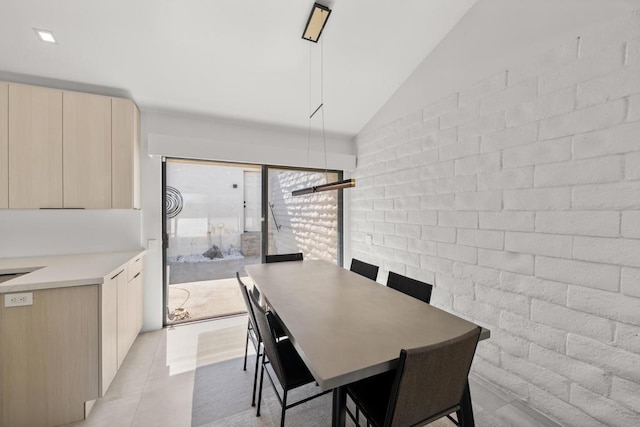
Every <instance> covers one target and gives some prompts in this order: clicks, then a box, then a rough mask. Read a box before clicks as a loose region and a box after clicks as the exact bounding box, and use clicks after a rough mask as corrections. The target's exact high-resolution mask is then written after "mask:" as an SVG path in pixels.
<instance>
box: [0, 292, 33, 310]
mask: <svg viewBox="0 0 640 427" xmlns="http://www.w3.org/2000/svg"><path fill="white" fill-rule="evenodd" d="M24 305H33V292H24V293H21V294H5V295H4V306H5V307H21V306H24Z"/></svg>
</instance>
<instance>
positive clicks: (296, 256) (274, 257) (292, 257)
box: [265, 252, 304, 264]
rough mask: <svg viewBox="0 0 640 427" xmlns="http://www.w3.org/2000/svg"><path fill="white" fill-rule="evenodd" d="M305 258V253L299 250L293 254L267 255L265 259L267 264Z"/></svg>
mask: <svg viewBox="0 0 640 427" xmlns="http://www.w3.org/2000/svg"><path fill="white" fill-rule="evenodd" d="M303 259H304V255H303V254H302V252H297V253H293V254H276V255H267V256H266V257H265V261H266V262H267V264H269V263H272V262H285V261H302V260H303Z"/></svg>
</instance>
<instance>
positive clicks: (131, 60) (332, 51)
mask: <svg viewBox="0 0 640 427" xmlns="http://www.w3.org/2000/svg"><path fill="white" fill-rule="evenodd" d="M317 1H318V2H320V3H323V4H325V5H327V6H330V7H331V8H332V10H333V12H332V14H331V16H330V18H329V21H328V23H327V26H326V27H325V30H324V32H323V35H322V37H321V43H319V44H317V45H316V44H313V43H310V42H308V41H305V40H303V39H302V38H301V36H302V31H303V28H304V26H305V24H306V21H307V18H308V15H309V12H310V10H311V7H312V5H313V2H314V0H273V1H264V0H262V1H258V0H108V1H97V0H0V77H2V75H3V73H4V74H5V75H6V74H10V75H17V76H30V77H31V76H35V77H31V81H29V82H32V81H36V82H37V81H38V78H46V79H54V80H58V81H61V82H63V83H64V82H73V83H75V84H80V85H87V87H99V88H101V89H103V90H102V92H106V93H111V94H115V95H117V94H124V95H125V96H129V97H131V98H133V99H134V100H135V101H136V102H137V103H138V105H139V106H140V107H141V109H142V110H143V111H170V112H171V111H173V112H179V113H183V114H190V113H192V114H197V115H204V116H211V117H215V118H219V119H223V120H224V119H230V120H234V121H236V120H239V121H241V122H245V121H249V122H258V123H265V124H270V125H277V126H284V127H293V128H299V129H306V128H307V127H309V126H310V125H312V126H313V127H315V128H317V127H318V126H319V125H321V121H319V120H321V117H320V115H317V116H316V117H314V119H313V121H314V122H313V123H310V120H309V114H310V112H311V111H313V110H315V108H316V107H317V106H318V105H319V103H320V102H321V101H322V100H323V101H324V104H325V108H324V114H325V115H324V123H325V126H326V129H327V131H328V132H332V133H336V134H342V135H345V136H353V135H355V134H356V133H358V132H359V131H360V130H361V129H362V128H363V127H365V125H366V124H367V123H368V122H369V121H370V120H372V118H375V117H376V114H378V117H380V114H382V117H386V116H387V115H389V113H388V112H389V111H391V116H393V114H394V112H397V111H398V109H402V108H404V107H403V105H404V104H406V105H407V106H410V107H411V108H415V107H419V105H413V103H419V102H420V99H421V97H423V96H422V95H421V94H422V93H423V92H424V93H426V92H429V91H430V89H429V87H426V86H428V85H432V86H438V85H442V83H443V82H444V80H446V79H444V78H443V77H442V76H440V78H436V79H433V80H434V81H428V82H426V84H425V85H421V87H420V90H419V91H417V92H416V94H414V95H412V94H407V93H404V92H406V90H405V91H404V92H402V90H401V91H400V92H399V93H396V91H397V90H398V88H400V87H401V85H402V83H403V82H405V80H407V78H409V77H410V76H411V75H412V73H414V71H417V73H418V74H420V78H421V79H422V78H423V77H422V76H423V75H424V74H425V73H426V74H428V75H434V76H436V77H437V74H438V73H435V72H434V73H432V72H428V70H429V68H428V67H431V69H437V70H440V72H441V73H445V74H446V73H448V71H447V68H446V67H442V66H440V64H439V63H438V60H435V62H434V61H431V63H429V62H428V61H424V60H425V58H427V59H428V58H429V54H430V53H431V52H434V49H435V48H436V46H438V44H439V43H440V42H441V41H442V40H443V39H444V38H445V37H446V36H447V35H448V34H451V36H450V37H451V38H452V39H453V40H454V41H452V42H451V43H449V44H446V46H451V45H455V46H456V48H455V49H454V50H455V51H456V52H449V53H448V55H449V57H451V56H455V55H457V56H458V57H460V58H467V57H468V58H473V57H474V55H475V56H478V55H480V56H481V57H484V58H487V61H489V60H491V61H493V59H492V58H506V57H508V56H509V55H508V52H507V51H508V50H511V51H516V52H517V51H521V52H523V53H524V54H527V55H529V54H531V53H533V52H534V49H533V48H531V46H530V45H531V44H532V43H533V40H540V41H544V40H549V43H551V42H552V39H553V37H554V35H556V34H557V35H558V36H559V35H562V34H564V33H570V32H571V28H572V27H574V26H577V25H586V24H587V23H589V22H595V21H597V20H598V19H606V18H608V17H610V16H612V15H614V14H615V13H619V12H621V11H623V10H630V9H631V10H632V8H634V7H640V0H544V1H543V0H478V5H477V6H476V7H474V8H473V11H475V12H476V13H475V14H474V13H469V14H467V12H468V11H469V9H470V8H471V7H472V6H474V4H475V3H476V0H395V1H390V0H386V1H385V0H317ZM473 11H472V12H473ZM465 14H467V15H466V16H465ZM600 16H602V18H599V17H600ZM463 17H464V18H463ZM476 21H477V22H476ZM459 22H460V25H459V26H456V25H457V24H458V23H459ZM454 27H456V30H457V31H456V32H455V33H454V32H451V30H452V28H454ZM33 28H39V29H45V30H51V31H53V33H54V35H55V36H56V38H57V41H58V42H57V44H46V43H43V42H41V41H40V40H39V39H38V38H37V37H36V35H35V33H34V31H33ZM479 36H482V37H479ZM455 40H458V42H455ZM467 40H468V42H467ZM456 43H457V44H456ZM442 46H444V45H442ZM542 47H543V46H540V48H542ZM549 47H553V45H550V46H549ZM536 48H537V47H536ZM436 53H437V52H436ZM436 56H437V57H438V58H439V57H441V56H442V55H436ZM511 57H512V59H513V58H515V56H514V55H511ZM423 61H424V62H423ZM487 61H485V62H487ZM449 62H450V64H446V65H448V66H449V67H453V70H454V71H456V72H457V73H460V72H466V71H469V72H468V74H469V75H470V78H471V77H473V76H475V75H477V74H479V73H485V72H489V71H490V67H491V66H493V65H496V66H497V67H499V66H500V64H493V62H499V61H498V60H496V61H493V62H492V64H491V65H489V66H486V67H485V68H486V69H478V70H475V69H474V70H466V71H465V70H464V68H465V66H464V61H457V62H456V61H449ZM470 62H473V61H470ZM421 64H426V66H427V68H425V65H423V66H422V68H423V69H425V70H427V71H424V70H423V71H421V68H420V65H421ZM456 64H457V65H456ZM461 64H462V65H461ZM467 68H469V67H467ZM321 70H322V72H321ZM480 77H482V76H479V77H478V78H480ZM414 80H415V73H414ZM321 83H322V84H321ZM458 83H462V82H458ZM464 83H465V84H467V83H469V82H464ZM451 84H452V85H453V86H455V82H451ZM423 86H424V87H423ZM444 86H446V85H444ZM444 86H443V87H444ZM407 87H414V86H411V85H409V86H407ZM321 88H322V89H323V93H324V96H323V97H322V96H321ZM445 89H446V90H449V89H448V86H447V87H446V88H445ZM453 90H455V88H454V89H453ZM418 92H419V93H418ZM432 92H434V93H435V92H437V91H432ZM394 93H396V96H395V98H394V97H392V95H394ZM418 95H419V96H418ZM412 97H413V98H416V99H415V100H413V101H412ZM387 101H389V103H388V104H387V106H386V109H383V108H382V107H383V106H384V105H385V103H387ZM410 101H411V102H410ZM412 102H413V103H412ZM399 103H400V104H401V105H400V106H398V105H399ZM381 109H382V110H381ZM380 112H381V113H380Z"/></svg>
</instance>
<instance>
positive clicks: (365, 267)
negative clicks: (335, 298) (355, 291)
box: [350, 258, 378, 280]
mask: <svg viewBox="0 0 640 427" xmlns="http://www.w3.org/2000/svg"><path fill="white" fill-rule="evenodd" d="M350 270H351V271H353V272H354V273H358V274H359V275H361V276H364V277H367V278H369V279H371V280H376V279H377V278H378V266H377V265H373V264H368V263H366V262H364V261H360V260H359V259H355V258H352V259H351V268H350Z"/></svg>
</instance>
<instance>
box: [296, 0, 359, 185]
mask: <svg viewBox="0 0 640 427" xmlns="http://www.w3.org/2000/svg"><path fill="white" fill-rule="evenodd" d="M330 14H331V9H329V8H328V7H326V6H323V5H321V4H319V3H315V4H314V5H313V8H312V9H311V13H310V14H309V19H308V20H307V25H306V27H305V29H304V32H303V33H302V38H303V39H305V40H309V41H312V42H314V43H317V42H318V39H320V34H322V30H323V29H324V26H325V24H326V23H327V19H329V15H330ZM321 57H322V59H321V63H323V62H324V53H322V55H321ZM309 66H311V64H309ZM323 68H324V67H323V66H321V72H320V83H321V84H320V87H321V98H322V99H321V102H320V105H319V106H318V108H316V110H315V111H314V112H313V113H312V114H311V115H310V116H309V138H310V137H311V136H310V135H311V118H312V117H313V116H315V114H316V113H317V112H318V110H320V109H322V112H321V114H322V139H323V142H324V144H323V146H324V163H325V165H324V167H325V171H326V168H327V144H326V140H325V134H324V93H323V92H324V89H323V88H324V85H323V80H324V72H323ZM309 72H311V70H309ZM309 84H311V81H309ZM327 181H328V180H327ZM355 186H356V180H355V179H345V180H343V181H336V182H330V183H328V184H322V185H316V186H313V187H307V188H302V189H300V190H295V191H292V192H291V195H292V196H302V195H305V194H313V193H319V192H321V191H331V190H342V189H343V188H350V187H355Z"/></svg>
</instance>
